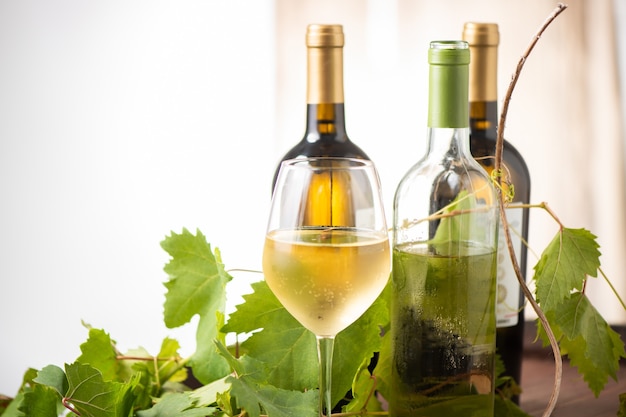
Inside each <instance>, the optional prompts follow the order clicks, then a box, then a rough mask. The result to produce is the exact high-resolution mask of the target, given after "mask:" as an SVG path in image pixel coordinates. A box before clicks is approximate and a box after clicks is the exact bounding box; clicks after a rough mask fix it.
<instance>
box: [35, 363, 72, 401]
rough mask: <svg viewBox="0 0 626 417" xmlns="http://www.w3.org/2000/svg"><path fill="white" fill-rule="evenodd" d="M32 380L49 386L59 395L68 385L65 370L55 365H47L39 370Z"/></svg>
mask: <svg viewBox="0 0 626 417" xmlns="http://www.w3.org/2000/svg"><path fill="white" fill-rule="evenodd" d="M33 382H36V383H37V384H42V385H47V386H49V387H50V388H52V389H54V390H55V391H56V392H57V394H58V395H59V397H63V396H64V395H65V393H66V392H67V390H68V387H69V384H68V382H67V377H66V376H65V372H63V369H61V368H59V367H58V366H55V365H48V366H46V367H45V368H43V369H42V370H41V371H39V372H38V373H37V377H36V378H34V379H33Z"/></svg>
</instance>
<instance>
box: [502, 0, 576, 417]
mask: <svg viewBox="0 0 626 417" xmlns="http://www.w3.org/2000/svg"><path fill="white" fill-rule="evenodd" d="M566 8H567V5H565V4H563V3H559V4H558V5H557V6H556V8H555V9H554V10H553V11H552V13H550V15H549V16H548V18H547V19H546V20H545V21H544V23H543V24H542V25H541V27H540V28H539V31H538V32H537V34H536V35H535V36H534V37H533V39H532V41H531V42H530V44H529V45H528V47H527V49H526V51H525V52H524V54H523V55H522V57H521V58H520V60H519V62H518V63H517V68H516V70H515V73H514V74H513V77H512V79H511V82H510V84H509V88H508V89H507V92H506V95H505V97H504V104H503V107H502V113H501V114H500V121H499V125H498V126H499V127H498V138H497V141H496V163H495V170H496V172H499V171H501V169H502V168H501V166H502V151H503V148H504V128H505V121H506V116H507V113H508V110H509V104H510V102H511V96H512V95H513V90H514V89H515V86H516V84H517V80H518V79H519V77H520V74H521V72H522V68H523V67H524V64H525V63H526V60H527V59H528V56H529V55H530V53H531V52H532V50H533V48H534V47H535V45H536V44H537V42H538V41H539V39H540V38H541V35H542V34H543V32H544V31H545V30H546V29H547V28H548V26H550V24H551V23H552V22H553V21H554V20H555V19H556V18H557V17H558V16H559V15H560V14H561V13H562V12H563V11H565V9H566ZM498 184H499V185H500V187H498V196H499V199H500V204H499V207H500V219H501V221H502V227H503V229H504V235H505V237H506V244H507V248H508V250H509V255H510V258H511V261H512V263H513V269H514V270H515V275H516V276H517V280H518V281H519V283H520V286H521V288H522V291H523V292H524V295H525V296H526V298H527V299H528V302H529V303H530V305H531V306H532V307H533V310H535V312H536V313H537V316H538V317H539V320H540V321H541V323H542V325H543V327H544V330H545V332H546V334H547V336H548V339H549V340H550V346H551V347H552V352H553V356H554V364H555V373H554V386H553V388H552V394H551V396H550V401H549V402H548V405H547V406H546V409H545V410H544V413H543V416H544V417H549V416H550V415H551V414H552V412H553V411H554V408H555V407H556V403H557V400H558V398H559V392H560V390H561V378H562V376H563V359H562V358H561V352H560V349H559V344H558V341H557V340H556V337H555V336H554V332H553V331H552V329H551V328H550V324H549V323H548V320H547V318H546V316H545V314H544V313H543V311H542V310H541V308H540V307H539V304H537V301H535V299H534V297H533V295H532V293H531V292H530V290H529V289H528V286H527V285H526V281H525V279H524V277H522V273H521V271H520V268H519V264H518V262H517V258H516V257H515V250H514V248H513V243H512V241H511V233H510V230H509V223H508V221H507V218H506V210H505V199H504V195H503V194H502V190H501V188H502V178H501V176H499V177H498ZM546 208H547V205H546ZM549 212H551V210H550V211H549ZM551 215H552V216H553V217H555V215H554V213H551ZM555 218H556V217H555ZM557 221H558V219H557ZM559 225H560V222H559ZM560 227H561V228H562V225H560Z"/></svg>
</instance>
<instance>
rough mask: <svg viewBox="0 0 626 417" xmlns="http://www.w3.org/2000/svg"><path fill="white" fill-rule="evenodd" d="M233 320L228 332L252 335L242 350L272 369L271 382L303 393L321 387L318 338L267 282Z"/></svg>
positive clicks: (246, 297)
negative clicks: (282, 302) (316, 342)
mask: <svg viewBox="0 0 626 417" xmlns="http://www.w3.org/2000/svg"><path fill="white" fill-rule="evenodd" d="M252 289H253V290H254V292H253V293H252V294H248V295H244V296H243V299H244V301H245V302H244V303H243V304H240V305H238V306H237V309H236V311H235V312H234V313H232V314H231V315H230V317H229V320H228V324H226V326H224V328H223V329H222V330H223V331H225V332H236V333H248V332H252V331H254V330H259V329H262V330H261V331H258V332H256V333H254V334H252V335H251V336H250V337H249V338H248V339H247V340H246V341H245V342H243V343H242V347H243V348H244V349H245V350H246V351H247V352H248V354H249V355H250V356H253V357H255V358H256V359H258V360H260V361H262V362H265V363H266V364H267V365H268V367H269V369H270V370H269V372H268V376H267V381H268V383H270V384H272V385H275V386H277V387H279V388H284V389H293V390H300V391H303V390H305V389H314V388H317V385H318V379H319V371H318V369H319V368H318V359H317V349H316V345H315V335H313V333H311V332H310V331H308V330H307V329H305V328H304V327H303V326H302V325H301V324H300V323H299V322H298V321H297V320H296V319H295V318H293V316H292V315H291V314H289V312H288V311H287V310H285V308H284V307H283V306H282V304H281V303H280V302H279V301H278V299H277V298H276V296H274V294H273V293H272V291H271V290H270V289H269V287H268V286H267V284H266V283H265V281H260V282H256V283H253V284H252Z"/></svg>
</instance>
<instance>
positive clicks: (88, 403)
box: [64, 362, 137, 417]
mask: <svg viewBox="0 0 626 417" xmlns="http://www.w3.org/2000/svg"><path fill="white" fill-rule="evenodd" d="M65 374H66V375H67V381H68V390H67V393H66V394H65V395H64V398H65V400H66V401H67V402H69V403H70V404H72V406H73V407H74V408H75V409H76V411H78V412H79V413H80V415H81V416H82V417H128V416H129V415H131V412H132V408H133V403H134V400H135V395H134V393H133V390H134V389H135V386H136V385H137V378H134V379H133V380H131V381H129V382H128V383H120V382H114V381H104V380H103V379H102V374H101V373H100V372H99V371H98V370H97V369H95V368H93V367H92V366H90V365H85V364H81V363H78V362H76V363H74V364H71V365H65Z"/></svg>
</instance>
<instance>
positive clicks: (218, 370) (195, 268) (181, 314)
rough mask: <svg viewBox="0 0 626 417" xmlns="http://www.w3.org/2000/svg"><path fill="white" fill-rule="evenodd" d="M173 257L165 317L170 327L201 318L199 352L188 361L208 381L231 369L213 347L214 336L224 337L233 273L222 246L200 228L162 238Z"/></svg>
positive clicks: (197, 340) (197, 332) (196, 373)
mask: <svg viewBox="0 0 626 417" xmlns="http://www.w3.org/2000/svg"><path fill="white" fill-rule="evenodd" d="M161 247H162V248H163V249H164V250H165V251H166V252H167V253H168V254H169V255H170V256H171V257H172V259H171V260H170V261H169V262H168V264H167V265H165V268H164V270H165V272H166V273H167V274H168V275H169V277H170V279H169V281H167V282H166V283H165V287H166V288H167V294H166V297H165V306H164V310H165V311H164V319H165V325H166V326H167V327H169V328H174V327H179V326H182V325H183V324H186V323H188V322H189V321H190V320H191V318H192V317H193V316H194V315H196V314H197V315H199V316H200V320H199V323H198V329H197V331H196V346H197V349H196V352H195V353H194V354H193V356H192V358H191V359H190V361H189V364H190V366H191V367H192V368H193V371H194V375H195V376H196V378H198V380H200V381H201V382H203V383H205V384H207V383H209V382H211V381H214V380H216V379H219V378H221V377H223V376H225V375H226V374H227V373H228V366H227V365H226V362H225V361H224V359H223V358H222V357H220V356H219V355H218V353H217V351H216V349H215V347H214V344H213V340H215V339H218V340H224V336H223V334H221V333H220V332H219V329H220V327H222V326H223V324H224V323H223V321H224V310H225V304H226V284H227V283H228V282H229V281H230V280H231V279H232V277H231V276H230V275H229V274H228V273H227V272H226V271H225V270H224V265H223V264H222V261H221V257H220V253H219V250H217V249H216V250H215V254H213V253H212V252H211V245H210V244H209V243H207V241H206V238H205V237H204V235H203V234H202V233H201V232H200V231H198V232H197V234H196V235H195V236H194V235H192V234H191V233H190V232H189V231H188V230H186V229H183V232H182V233H181V234H176V233H172V234H171V236H169V237H167V238H166V239H165V240H164V241H163V242H161Z"/></svg>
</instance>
